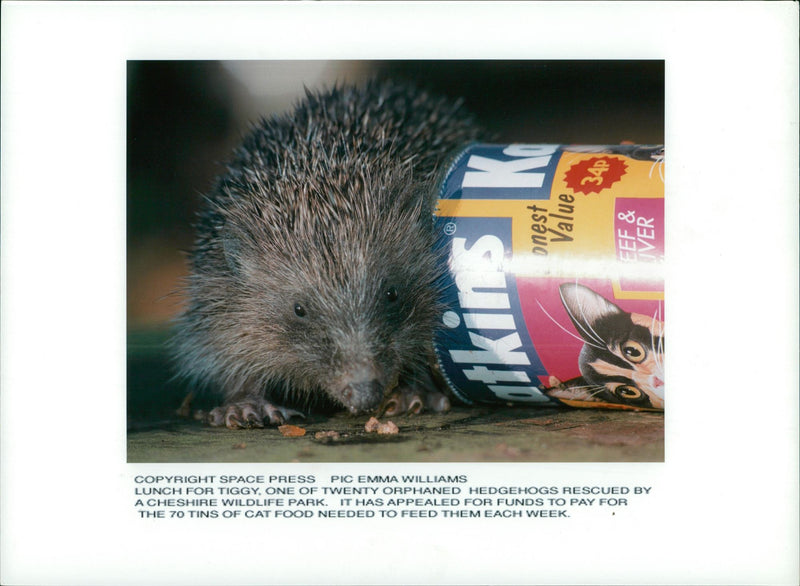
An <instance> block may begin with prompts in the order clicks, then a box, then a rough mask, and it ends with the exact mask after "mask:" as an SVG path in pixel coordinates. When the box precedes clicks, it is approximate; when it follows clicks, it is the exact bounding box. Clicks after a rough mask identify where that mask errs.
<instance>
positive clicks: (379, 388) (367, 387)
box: [342, 379, 383, 414]
mask: <svg viewBox="0 0 800 586" xmlns="http://www.w3.org/2000/svg"><path fill="white" fill-rule="evenodd" d="M342 398H343V399H344V402H345V404H346V405H347V409H348V410H349V411H350V413H353V414H356V413H359V412H361V411H369V410H371V409H375V408H376V407H377V406H378V405H379V404H380V402H381V399H382V398H383V385H382V384H381V382H380V381H378V380H377V379H372V380H366V381H361V382H354V383H350V384H349V385H347V386H346V387H345V389H344V391H343V393H342Z"/></svg>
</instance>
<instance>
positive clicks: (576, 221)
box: [435, 144, 664, 410]
mask: <svg viewBox="0 0 800 586" xmlns="http://www.w3.org/2000/svg"><path fill="white" fill-rule="evenodd" d="M435 221H436V229H437V232H438V234H439V236H440V238H441V239H442V240H441V243H442V245H443V246H444V248H445V252H446V254H445V258H446V262H447V271H446V275H445V277H444V279H445V283H444V287H443V290H444V302H445V305H446V308H445V311H444V312H443V314H442V326H443V327H441V328H440V329H439V332H438V333H437V338H436V345H435V349H436V357H437V360H438V362H439V369H440V371H441V373H442V375H443V376H444V378H445V379H446V380H447V382H448V384H449V386H450V387H451V389H452V391H453V392H454V393H455V394H456V395H457V396H458V397H459V398H460V399H462V400H463V401H465V402H467V403H475V402H483V403H491V402H495V403H496V402H502V403H527V404H530V403H542V404H552V403H554V402H555V403H562V404H567V405H570V406H575V407H605V408H617V409H637V410H639V409H644V410H663V409H664V280H663V271H662V268H663V263H664V148H663V146H661V145H655V146H653V145H627V144H623V145H614V146H586V145H580V146H574V145H550V144H510V145H495V144H475V145H472V146H470V147H468V148H467V149H466V150H465V151H464V152H462V153H461V154H460V155H459V156H458V157H457V158H456V159H455V161H454V162H453V164H452V165H451V166H450V168H449V169H448V171H447V173H446V174H445V176H444V179H443V181H442V187H441V192H440V194H439V201H438V207H437V211H436V218H435Z"/></svg>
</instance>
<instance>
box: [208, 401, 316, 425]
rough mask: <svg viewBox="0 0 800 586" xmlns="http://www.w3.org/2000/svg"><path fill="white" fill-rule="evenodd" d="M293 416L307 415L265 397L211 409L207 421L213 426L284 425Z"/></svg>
mask: <svg viewBox="0 0 800 586" xmlns="http://www.w3.org/2000/svg"><path fill="white" fill-rule="evenodd" d="M292 417H305V415H303V414H302V413H301V412H300V411H295V410H294V409H288V408H286V407H281V406H279V405H273V404H272V403H270V402H269V401H267V400H265V399H249V400H247V401H238V402H236V403H228V404H226V405H222V406H220V407H216V408H214V409H212V410H211V411H209V413H208V416H207V418H206V421H207V422H208V424H209V425H212V426H213V427H222V426H223V425H224V426H225V427H227V428H228V429H247V428H251V427H264V423H265V421H266V422H267V423H269V424H271V425H283V424H284V423H286V421H287V420H288V419H291V418H292Z"/></svg>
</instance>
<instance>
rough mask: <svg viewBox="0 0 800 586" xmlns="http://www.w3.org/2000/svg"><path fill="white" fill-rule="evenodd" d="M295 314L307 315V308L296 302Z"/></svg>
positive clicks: (299, 315) (298, 315)
mask: <svg viewBox="0 0 800 586" xmlns="http://www.w3.org/2000/svg"><path fill="white" fill-rule="evenodd" d="M294 314H295V315H296V316H297V317H305V316H306V308H305V307H303V306H302V305H300V304H299V303H295V304H294Z"/></svg>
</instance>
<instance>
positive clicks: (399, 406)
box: [378, 385, 450, 417]
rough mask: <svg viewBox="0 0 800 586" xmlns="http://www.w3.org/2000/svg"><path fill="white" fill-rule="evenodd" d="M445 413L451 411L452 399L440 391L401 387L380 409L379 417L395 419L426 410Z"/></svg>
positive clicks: (390, 395)
mask: <svg viewBox="0 0 800 586" xmlns="http://www.w3.org/2000/svg"><path fill="white" fill-rule="evenodd" d="M426 409H427V410H428V411H433V412H434V413H444V412H445V411H449V410H450V399H448V398H447V397H446V396H445V395H444V394H443V393H440V392H439V391H426V390H420V389H415V388H412V387H409V386H405V385H401V386H400V387H398V388H397V389H395V390H394V391H392V392H391V393H390V394H389V395H388V396H387V397H386V398H385V399H384V401H383V403H382V404H381V407H380V408H379V409H378V415H379V417H383V416H384V415H385V416H387V417H393V416H395V415H402V414H403V413H408V414H409V415H416V414H418V413H421V412H422V411H424V410H426Z"/></svg>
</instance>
